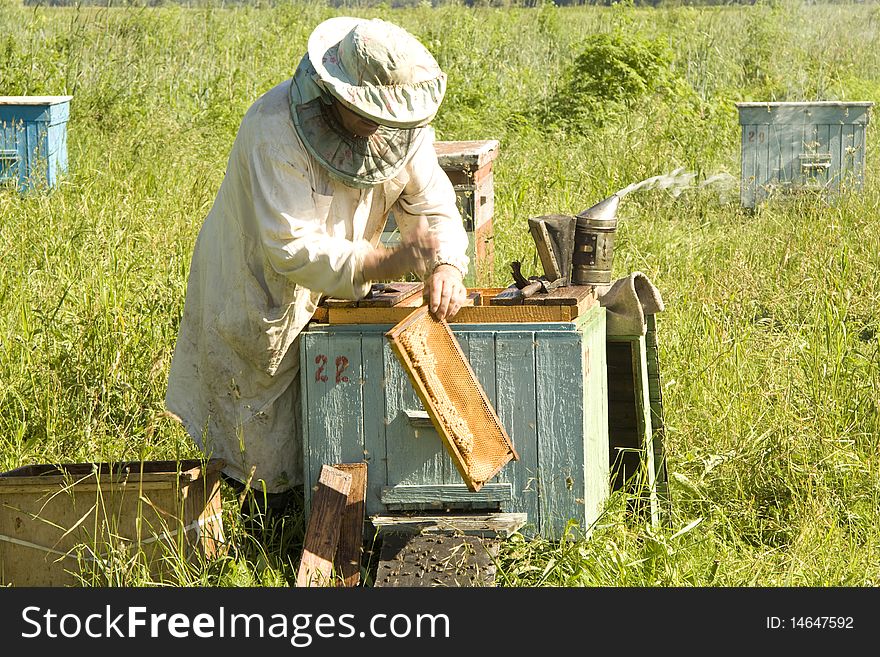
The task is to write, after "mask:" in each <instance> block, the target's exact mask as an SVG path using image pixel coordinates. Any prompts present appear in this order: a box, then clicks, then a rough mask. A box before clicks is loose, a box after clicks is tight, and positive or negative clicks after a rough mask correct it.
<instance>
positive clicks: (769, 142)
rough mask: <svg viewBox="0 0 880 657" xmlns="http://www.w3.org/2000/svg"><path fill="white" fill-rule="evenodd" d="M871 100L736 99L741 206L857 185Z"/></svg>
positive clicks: (860, 178)
mask: <svg viewBox="0 0 880 657" xmlns="http://www.w3.org/2000/svg"><path fill="white" fill-rule="evenodd" d="M872 106H873V103H871V102H850V103H844V102H833V101H822V102H792V103H786V102H778V103H737V105H736V107H737V109H738V111H739V123H740V126H741V127H742V180H741V187H740V198H741V202H742V205H743V206H744V207H748V208H754V207H755V206H756V205H757V204H758V203H760V202H762V201H764V200H766V199H768V198H770V197H772V196H779V195H785V194H791V193H798V192H813V193H818V194H819V195H820V196H822V197H823V198H826V199H827V198H830V197H832V196H834V195H836V194H839V193H840V192H842V191H845V190H853V189H859V188H861V186H862V182H863V179H864V172H865V146H866V135H865V132H866V129H867V126H868V122H869V120H870V114H871V107H872Z"/></svg>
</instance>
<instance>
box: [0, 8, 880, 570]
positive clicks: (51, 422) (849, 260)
mask: <svg viewBox="0 0 880 657" xmlns="http://www.w3.org/2000/svg"><path fill="white" fill-rule="evenodd" d="M342 13H354V14H356V15H361V16H380V17H383V18H387V19H390V20H393V21H395V22H397V23H399V24H401V25H403V26H404V27H406V28H407V29H409V30H411V31H412V32H413V33H415V34H416V35H418V36H419V37H420V38H421V39H422V40H423V41H424V43H425V44H426V45H427V46H428V47H429V48H430V49H431V50H432V52H434V53H435V55H436V56H437V58H438V60H439V61H440V63H441V64H442V66H443V67H444V68H445V69H446V70H447V72H448V74H449V92H448V95H447V99H446V101H445V102H444V105H443V107H442V109H441V112H440V115H439V116H438V118H437V121H436V124H435V127H436V129H437V133H438V138H439V139H487V138H495V139H499V140H500V142H501V148H500V155H499V158H498V160H497V162H496V168H495V217H494V224H495V232H496V237H495V241H496V244H495V254H496V272H495V275H494V281H493V282H494V283H496V284H499V285H505V284H507V283H508V282H509V276H510V274H509V268H508V264H509V262H510V261H512V260H521V261H522V262H523V263H524V264H526V265H529V264H530V263H531V264H533V265H534V267H536V268H537V266H538V265H537V259H536V256H535V252H534V247H533V245H532V242H531V240H530V238H529V236H528V230H527V224H526V220H527V218H528V217H530V216H537V215H540V214H546V213H555V212H561V213H575V212H578V211H580V210H582V209H584V208H586V207H588V206H590V205H592V204H593V203H595V202H597V201H599V200H601V199H602V198H604V197H605V196H607V195H609V194H611V193H613V192H614V191H617V190H619V189H621V188H623V187H625V186H626V185H628V184H630V183H633V182H636V181H639V180H642V179H645V178H648V177H650V176H655V175H658V174H662V173H666V172H669V171H671V170H673V169H675V168H677V167H685V168H686V169H687V170H688V171H692V172H694V173H696V174H697V179H696V180H697V182H699V181H700V180H703V179H705V178H706V177H708V176H710V175H712V174H715V173H720V172H726V173H729V174H732V175H733V176H735V177H736V178H738V177H739V164H738V162H739V148H740V136H739V127H738V125H737V115H736V110H735V107H734V103H735V102H738V101H746V100H811V99H833V100H851V101H864V100H869V101H871V100H873V101H875V102H877V101H878V100H880V50H878V49H877V48H876V47H875V44H876V43H877V42H878V25H880V9H878V8H877V7H876V6H873V5H862V4H855V5H842V4H836V5H828V6H823V5H813V4H809V5H807V4H802V3H799V2H775V3H771V4H758V5H755V6H750V7H742V6H740V7H716V8H702V9H697V8H692V7H680V8H669V9H637V8H632V7H626V6H615V7H610V8H589V7H581V8H557V7H554V6H552V5H545V6H543V7H539V8H535V9H515V8H514V9H488V8H486V9H468V8H464V7H461V6H455V5H446V6H441V7H437V8H433V9H432V8H430V7H414V8H409V9H397V10H393V9H390V8H388V7H375V8H363V9H349V10H343V9H332V8H329V7H327V6H325V5H323V4H317V3H316V4H306V3H296V4H291V5H282V6H276V7H271V8H255V7H236V8H211V7H202V8H193V9H188V8H182V7H162V8H155V9H148V8H125V9H115V8H96V7H89V8H86V7H80V8H64V9H48V8H39V7H37V8H34V7H22V6H21V5H19V4H18V3H16V2H11V1H10V0H0V24H2V25H4V26H5V27H4V30H3V33H2V35H0V93H2V94H4V95H18V94H71V95H73V97H74V99H73V103H72V116H71V121H70V123H69V153H70V162H71V167H70V173H69V175H68V176H67V177H66V178H65V180H64V181H63V183H62V184H61V185H60V186H59V187H58V188H57V189H55V190H54V191H52V192H51V193H48V194H42V193H38V194H28V195H24V196H20V195H19V194H17V193H15V192H14V191H11V190H4V191H0V261H2V267H0V308H2V313H0V469H3V470H7V469H11V468H14V467H18V466H20V465H23V464H26V463H34V462H50V461H56V460H57V461H78V460H82V461H98V460H101V461H108V460H130V459H138V458H156V459H160V458H161V459H165V458H188V457H193V456H196V452H195V450H194V448H193V447H192V445H191V444H190V442H189V440H188V439H187V438H186V436H185V435H184V433H183V432H182V430H181V429H180V428H179V427H178V426H177V425H176V424H175V422H174V421H173V420H171V419H170V418H168V417H167V416H166V415H165V414H164V412H163V396H164V386H165V381H166V377H167V372H168V365H169V361H170V354H171V350H172V348H173V344H174V339H175V337H176V331H177V323H178V320H179V316H180V313H181V310H182V304H183V298H184V288H185V283H186V275H187V269H188V265H189V256H190V254H191V250H192V246H193V243H194V240H195V236H196V233H197V231H198V229H199V226H200V224H201V221H202V219H203V218H204V216H205V214H206V213H207V211H208V209H209V208H210V206H211V203H212V202H213V198H214V194H215V192H216V190H217V188H218V186H219V183H220V181H221V179H222V176H223V173H224V170H225V165H226V157H227V154H228V151H229V147H230V146H231V143H232V140H233V138H234V136H235V131H236V128H237V126H238V122H239V120H240V118H241V116H242V115H243V114H244V111H245V110H246V109H247V107H248V106H249V105H250V103H252V102H253V101H254V100H255V99H256V97H257V96H258V95H259V94H260V93H262V92H263V91H265V90H267V89H268V88H270V87H271V86H272V85H274V84H275V83H276V82H278V81H280V80H283V79H285V78H287V77H288V76H290V74H291V73H292V71H293V70H294V68H295V67H296V64H297V62H298V61H299V58H300V56H301V53H302V52H303V49H304V47H305V43H306V39H307V36H308V34H309V32H310V31H311V29H312V27H313V26H314V25H315V24H317V23H318V22H319V21H321V20H322V19H324V18H328V17H330V16H333V15H338V14H342ZM597 34H607V35H615V34H616V35H618V36H619V37H620V40H619V41H618V42H617V43H618V47H619V50H617V51H613V52H612V53H611V55H612V56H615V57H616V56H617V54H619V55H620V57H621V61H624V62H625V61H626V56H627V53H632V52H636V51H640V50H639V49H640V47H641V46H642V45H644V44H645V43H649V42H655V43H658V44H661V45H662V48H663V52H664V53H665V55H664V56H666V57H668V59H666V60H664V61H665V62H666V63H665V65H664V68H663V69H662V77H663V79H662V80H650V79H649V80H646V82H649V83H652V84H646V85H644V89H642V88H641V87H638V85H637V87H638V88H636V87H633V89H635V91H632V92H631V93H629V95H627V96H626V97H624V98H622V99H621V98H616V99H614V100H615V102H611V101H610V100H608V99H605V100H608V102H602V101H603V98H602V97H598V98H597V97H593V98H592V101H591V102H592V104H591V106H590V113H589V114H586V115H584V117H583V119H582V120H579V121H577V122H570V121H569V122H566V121H564V120H563V121H559V120H556V119H558V118H559V116H560V112H561V113H562V116H563V117H564V116H565V112H566V109H565V108H566V105H565V101H566V99H567V98H569V99H575V100H577V98H581V97H579V96H577V95H576V94H573V93H572V89H573V87H572V84H573V82H572V80H576V79H578V76H581V75H584V74H589V71H584V70H581V69H578V68H577V57H578V55H580V54H581V53H582V52H583V51H584V49H585V48H586V47H588V46H589V44H590V43H593V41H592V38H593V35H597ZM658 47H659V46H658ZM645 70H648V71H654V70H655V69H652V68H651V67H648V68H647V69H645ZM655 74H656V75H660V73H659V72H658V73H645V75H655ZM653 82H658V84H653ZM566 94H569V96H568V97H567V96H566ZM551 108H552V109H553V112H549V113H548V109H551ZM574 109H575V108H573V107H572V108H571V111H572V112H573V111H574ZM554 112H555V114H554ZM554 117H555V118H554ZM874 127H875V126H873V125H871V126H869V129H868V135H869V139H868V151H869V152H868V175H867V180H866V185H865V188H864V190H863V191H862V192H861V193H859V194H854V195H851V196H845V197H842V198H841V199H839V200H838V201H837V202H835V203H834V204H832V205H830V206H829V205H825V204H821V203H815V202H810V201H808V200H795V201H792V202H788V203H773V204H768V205H767V206H766V207H762V208H759V209H758V210H757V211H756V212H754V213H752V212H746V211H744V210H742V209H741V208H740V207H739V202H738V194H737V192H736V190H733V191H732V192H730V191H728V192H726V193H723V192H724V190H722V189H721V188H718V187H713V186H707V187H705V188H700V189H697V188H695V189H690V190H685V191H684V192H683V193H681V194H680V195H678V196H673V195H671V194H668V193H665V192H663V191H651V192H641V193H635V194H632V195H631V196H628V197H626V198H625V200H624V202H623V203H622V205H621V210H620V228H619V234H618V242H617V246H616V249H615V258H616V259H615V263H614V269H615V274H617V275H624V274H626V273H629V272H631V271H636V270H638V271H643V272H645V273H646V274H648V275H649V276H650V277H651V279H652V280H653V281H654V282H655V284H656V285H657V286H658V288H659V289H660V291H661V293H662V295H663V297H664V300H665V302H666V310H665V311H664V312H663V313H661V314H660V315H659V316H658V325H659V339H660V358H661V373H662V379H663V386H664V388H663V395H664V410H665V417H666V425H667V429H666V433H667V435H666V446H667V451H668V469H669V472H670V487H671V498H672V504H671V509H670V515H669V522H668V525H667V526H664V527H662V528H651V527H648V526H644V525H640V524H639V523H637V522H634V521H633V520H632V519H631V518H629V517H628V516H627V513H626V500H625V499H624V496H623V495H621V494H618V495H615V496H614V497H613V498H612V499H611V500H610V502H609V505H608V508H607V510H606V512H605V514H604V515H603V516H602V518H601V519H600V521H599V522H598V523H597V524H596V526H595V527H593V528H592V536H591V538H590V539H589V540H580V539H581V537H582V532H583V528H578V527H573V528H572V535H571V537H572V538H574V539H576V540H573V541H565V542H561V543H558V542H551V541H544V540H541V539H538V540H534V541H525V540H519V539H514V540H511V541H508V542H506V543H505V544H504V547H503V549H502V555H501V560H500V563H499V566H500V575H499V579H500V581H501V583H502V584H503V585H510V586H522V585H527V586H532V585H542V586H544V585H584V586H597V585H600V586H601V585H648V586H679V585H684V586H689V585H722V586H749V585H771V586H776V585H779V586H788V585H820V586H833V585H843V584H846V585H874V584H877V583H878V582H880V530H878V527H880V505H878V501H880V485H878V481H880V480H878V474H880V473H878V470H880V460H878V435H880V422H878V416H880V341H878V324H880V319H878V317H880V311H878V309H877V301H878V299H880V289H878V283H877V276H876V272H877V271H880V255H878V254H880V222H878V221H877V216H876V208H877V207H878V205H880V186H878V180H877V175H876V173H875V166H874V164H875V163H874V158H873V152H874V148H875V144H876V143H877V142H876V139H875V137H874V135H875V132H876V131H874V130H873V128H874ZM226 494H227V495H229V492H228V491H227V492H226ZM227 502H229V504H228V505H227V506H229V507H232V508H234V507H235V502H236V500H235V499H234V498H233V497H231V496H230V497H229V498H228V499H227ZM225 520H226V521H227V525H228V526H229V527H230V528H231V531H230V536H231V537H232V543H231V545H232V549H231V551H230V553H228V554H227V555H226V557H224V558H223V559H219V560H217V561H215V562H213V563H208V564H203V566H202V567H201V569H197V570H196V571H195V572H193V571H191V570H189V571H187V574H185V575H183V574H182V575H181V583H187V582H202V583H204V582H207V583H211V584H218V585H222V586H236V585H284V584H285V583H288V582H289V581H290V580H291V579H292V576H293V574H294V572H293V571H294V568H295V563H296V546H297V541H298V540H299V539H300V538H301V530H302V527H301V519H299V520H297V519H291V521H290V522H291V523H292V525H291V526H288V527H282V528H270V531H275V532H276V533H275V534H274V535H273V536H274V537H273V538H272V540H271V541H269V545H270V547H269V548H266V547H261V546H259V545H257V544H254V543H252V542H250V541H249V539H247V538H246V537H245V536H244V535H243V534H242V533H241V532H240V531H239V526H238V523H239V519H238V517H237V515H236V513H234V512H230V514H229V516H228V517H227V518H225ZM120 579H122V580H127V581H131V582H133V583H135V584H145V583H149V581H148V579H146V578H145V577H143V576H139V575H137V574H136V573H134V574H131V575H130V576H127V577H121V578H116V579H114V578H113V577H112V576H111V577H109V578H108V580H107V581H108V582H114V583H119V581H120Z"/></svg>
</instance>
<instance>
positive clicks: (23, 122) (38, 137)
mask: <svg viewBox="0 0 880 657" xmlns="http://www.w3.org/2000/svg"><path fill="white" fill-rule="evenodd" d="M71 98H72V96H0V183H6V184H10V185H13V186H15V187H17V188H18V189H19V190H20V191H25V190H28V189H34V188H37V187H43V186H46V187H54V186H55V185H56V184H57V182H58V177H59V175H60V174H62V173H64V172H65V171H67V120H68V118H69V117H70V99H71Z"/></svg>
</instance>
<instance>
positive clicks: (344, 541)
mask: <svg viewBox="0 0 880 657" xmlns="http://www.w3.org/2000/svg"><path fill="white" fill-rule="evenodd" d="M333 467H334V468H336V469H337V470H339V471H341V472H347V473H348V474H350V475H351V490H350V491H349V493H348V498H347V500H346V503H345V510H344V511H343V513H342V527H341V528H340V532H339V543H338V545H337V546H336V559H335V560H334V563H335V564H336V571H337V574H338V575H339V580H338V585H339V586H357V585H358V583H359V582H360V579H361V556H362V554H363V549H364V519H365V515H366V514H365V511H364V500H365V498H366V494H367V464H366V463H337V464H335V465H334V466H333Z"/></svg>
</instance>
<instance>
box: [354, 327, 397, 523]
mask: <svg viewBox="0 0 880 657" xmlns="http://www.w3.org/2000/svg"><path fill="white" fill-rule="evenodd" d="M361 335H362V342H361V355H362V357H363V370H362V371H363V375H364V376H363V379H362V380H361V395H362V398H363V400H364V409H365V412H364V415H363V429H364V453H363V459H364V461H366V462H367V492H366V499H367V505H368V506H372V505H373V504H376V503H378V501H379V496H380V493H381V490H382V487H383V486H385V485H387V483H388V469H387V460H386V454H387V452H386V447H385V423H386V418H387V410H386V408H385V389H386V388H385V385H386V383H385V363H384V359H385V357H386V353H387V355H388V357H393V356H392V355H391V353H390V351H388V345H387V344H386V340H385V335H384V333H383V332H379V331H364V332H363V333H362V334H361Z"/></svg>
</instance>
